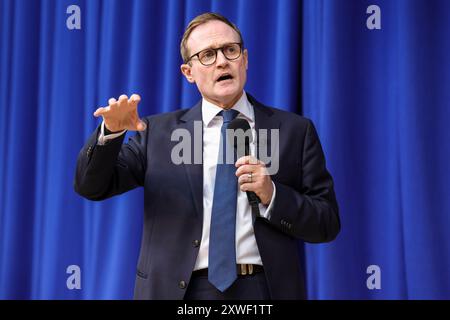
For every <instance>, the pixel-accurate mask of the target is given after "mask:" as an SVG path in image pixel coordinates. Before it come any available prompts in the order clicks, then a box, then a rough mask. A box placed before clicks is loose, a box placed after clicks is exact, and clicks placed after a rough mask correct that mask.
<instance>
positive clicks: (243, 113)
mask: <svg viewBox="0 0 450 320" xmlns="http://www.w3.org/2000/svg"><path fill="white" fill-rule="evenodd" d="M231 109H234V110H236V111H239V113H240V114H239V115H238V118H240V117H244V118H245V119H246V120H247V121H249V122H253V121H254V120H255V114H254V111H253V106H252V105H251V104H250V102H249V101H248V99H247V94H246V93H245V91H244V92H243V94H242V96H241V97H240V98H239V100H238V101H237V102H236V103H235V105H234V106H233V107H232V108H231ZM222 110H223V109H222V108H221V107H219V106H216V105H215V104H213V103H211V102H209V101H207V100H206V99H205V98H203V99H202V119H203V124H204V125H205V126H208V125H209V123H210V122H211V120H212V119H214V117H215V116H217V114H218V113H219V112H220V111H222Z"/></svg>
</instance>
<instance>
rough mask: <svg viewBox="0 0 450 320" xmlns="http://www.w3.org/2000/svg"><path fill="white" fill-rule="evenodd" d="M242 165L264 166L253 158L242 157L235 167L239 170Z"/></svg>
mask: <svg viewBox="0 0 450 320" xmlns="http://www.w3.org/2000/svg"><path fill="white" fill-rule="evenodd" d="M244 164H260V165H264V163H263V162H262V161H260V160H258V159H256V158H255V157H254V156H244V157H240V158H239V159H238V160H237V161H236V163H235V166H236V167H237V168H239V167H240V166H242V165H244Z"/></svg>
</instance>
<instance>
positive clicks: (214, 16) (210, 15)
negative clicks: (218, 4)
mask: <svg viewBox="0 0 450 320" xmlns="http://www.w3.org/2000/svg"><path fill="white" fill-rule="evenodd" d="M213 20H219V21H222V22H223V23H225V24H227V25H229V26H230V27H231V28H233V30H234V31H236V32H237V34H238V35H239V40H240V42H241V45H242V47H244V39H242V35H241V31H240V30H239V28H238V27H236V25H235V24H234V23H233V22H231V21H230V20H228V19H227V18H225V17H224V16H222V15H220V14H218V13H214V12H207V13H203V14H201V15H199V16H196V17H195V18H194V19H193V20H191V22H189V25H188V26H187V28H186V30H185V31H184V34H183V38H182V39H181V43H180V51H181V57H182V58H183V62H184V63H187V62H188V59H189V49H188V47H187V41H188V38H189V36H190V35H191V33H192V31H193V30H194V29H195V28H196V27H198V26H199V25H201V24H204V23H206V22H208V21H213Z"/></svg>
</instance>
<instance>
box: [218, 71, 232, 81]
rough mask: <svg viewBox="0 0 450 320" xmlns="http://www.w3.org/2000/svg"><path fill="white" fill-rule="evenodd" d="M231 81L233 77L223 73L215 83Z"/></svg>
mask: <svg viewBox="0 0 450 320" xmlns="http://www.w3.org/2000/svg"><path fill="white" fill-rule="evenodd" d="M231 79H233V76H232V75H231V74H229V73H225V74H223V75H221V76H220V77H219V78H217V80H216V81H217V82H222V81H225V80H231Z"/></svg>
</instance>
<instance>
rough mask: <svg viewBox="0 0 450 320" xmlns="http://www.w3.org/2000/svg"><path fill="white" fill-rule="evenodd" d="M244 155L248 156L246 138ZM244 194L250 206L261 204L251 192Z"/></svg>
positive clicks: (248, 149) (248, 147)
mask: <svg viewBox="0 0 450 320" xmlns="http://www.w3.org/2000/svg"><path fill="white" fill-rule="evenodd" d="M245 155H246V156H248V155H250V143H249V141H248V140H247V138H245ZM246 193H247V199H248V202H249V203H250V206H251V205H254V204H258V203H260V202H261V199H260V198H259V197H258V196H257V195H256V193H254V192H253V191H246Z"/></svg>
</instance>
